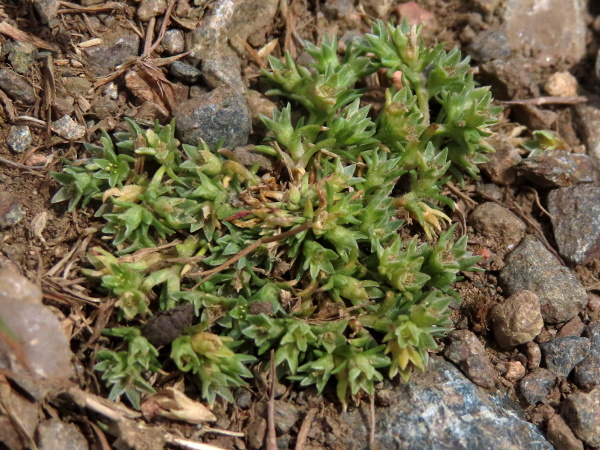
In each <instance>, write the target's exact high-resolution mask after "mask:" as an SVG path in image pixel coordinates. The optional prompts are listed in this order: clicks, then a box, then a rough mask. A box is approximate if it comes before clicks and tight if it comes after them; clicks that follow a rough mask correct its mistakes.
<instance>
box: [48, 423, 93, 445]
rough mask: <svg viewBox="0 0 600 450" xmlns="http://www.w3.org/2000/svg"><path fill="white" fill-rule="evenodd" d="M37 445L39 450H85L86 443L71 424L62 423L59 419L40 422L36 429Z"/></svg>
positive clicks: (77, 429)
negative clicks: (58, 449)
mask: <svg viewBox="0 0 600 450" xmlns="http://www.w3.org/2000/svg"><path fill="white" fill-rule="evenodd" d="M37 445H38V448H39V449H40V450H55V449H57V448H65V449H67V448H68V449H69V450H87V449H88V448H89V445H88V442H87V440H86V439H85V437H83V434H81V431H79V428H77V427H76V426H75V425H74V424H72V423H63V422H62V421H61V420H60V419H49V420H44V421H43V422H41V423H40V424H39V426H38V428H37Z"/></svg>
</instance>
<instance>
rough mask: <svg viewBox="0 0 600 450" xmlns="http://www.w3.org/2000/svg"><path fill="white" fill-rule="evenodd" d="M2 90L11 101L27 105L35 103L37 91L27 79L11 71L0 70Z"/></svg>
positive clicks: (0, 87)
mask: <svg viewBox="0 0 600 450" xmlns="http://www.w3.org/2000/svg"><path fill="white" fill-rule="evenodd" d="M0 89H2V90H3V91H4V92H6V95H8V96H9V97H10V98H11V99H13V100H15V101H17V102H21V103H23V104H25V105H33V104H34V103H35V91H34V89H33V87H32V86H31V84H29V82H28V81H27V80H25V78H23V77H22V76H20V75H19V74H17V73H16V72H15V71H14V70H11V69H0Z"/></svg>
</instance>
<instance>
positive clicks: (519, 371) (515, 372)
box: [504, 361, 525, 382]
mask: <svg viewBox="0 0 600 450" xmlns="http://www.w3.org/2000/svg"><path fill="white" fill-rule="evenodd" d="M524 376H525V366H523V364H521V362H520V361H508V362H507V363H506V372H505V373H504V378H506V379H507V380H508V381H512V382H514V381H517V380H520V379H521V378H523V377H524Z"/></svg>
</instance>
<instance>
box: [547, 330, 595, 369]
mask: <svg viewBox="0 0 600 450" xmlns="http://www.w3.org/2000/svg"><path fill="white" fill-rule="evenodd" d="M540 348H541V349H542V354H543V355H544V361H545V362H546V367H547V368H548V370H550V371H551V372H552V373H554V374H555V375H557V376H559V377H562V378H566V377H567V376H568V375H569V374H570V373H571V370H573V368H574V367H575V366H576V365H577V364H579V363H580V362H581V361H583V360H584V359H585V357H586V356H587V355H588V354H589V353H590V340H589V339H588V338H585V337H572V336H570V337H563V338H554V339H552V340H551V341H548V342H544V343H543V344H541V345H540Z"/></svg>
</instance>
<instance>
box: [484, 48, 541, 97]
mask: <svg viewBox="0 0 600 450" xmlns="http://www.w3.org/2000/svg"><path fill="white" fill-rule="evenodd" d="M532 69H533V67H532V63H531V61H529V60H523V59H513V60H511V59H506V58H505V59H494V60H493V61H490V62H486V63H485V64H482V65H481V66H480V74H479V77H478V80H479V81H480V82H481V83H482V84H483V85H489V86H491V89H492V93H493V94H494V98H497V99H498V100H512V99H513V98H515V97H517V96H518V97H519V98H521V97H524V98H529V97H539V96H540V90H539V88H538V87H537V85H536V84H535V82H534V81H533V80H532V79H531V70H532Z"/></svg>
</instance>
